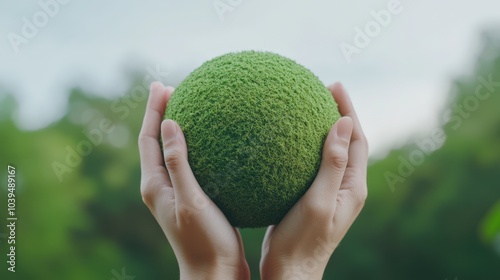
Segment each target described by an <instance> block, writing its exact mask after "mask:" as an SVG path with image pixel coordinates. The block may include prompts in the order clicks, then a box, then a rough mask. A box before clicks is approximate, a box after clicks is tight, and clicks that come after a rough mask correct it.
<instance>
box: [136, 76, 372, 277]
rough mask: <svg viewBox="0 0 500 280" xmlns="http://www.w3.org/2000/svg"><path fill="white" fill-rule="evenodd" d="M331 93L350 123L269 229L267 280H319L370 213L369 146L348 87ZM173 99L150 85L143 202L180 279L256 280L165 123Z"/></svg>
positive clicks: (332, 137)
mask: <svg viewBox="0 0 500 280" xmlns="http://www.w3.org/2000/svg"><path fill="white" fill-rule="evenodd" d="M329 90H330V91H331V92H332V95H333V98H334V99H335V101H336V102H337V104H338V105H339V111H340V113H341V114H342V115H343V116H344V117H342V118H341V119H340V120H338V121H337V122H336V123H335V124H334V125H333V127H332V129H331V131H330V133H329V134H328V136H327V138H326V140H325V144H324V147H323V154H322V162H321V165H320V169H319V171H318V174H317V177H316V179H315V181H314V182H313V184H312V185H311V187H310V188H309V190H308V191H307V192H306V193H305V194H304V196H303V197H302V198H301V199H300V200H299V201H298V202H297V204H295V205H294V206H293V207H292V209H291V210H290V211H289V212H288V213H287V215H286V216H285V217H284V218H283V220H282V221H281V222H280V224H279V225H277V226H270V227H269V228H268V230H267V233H266V236H265V238H264V242H263V244H262V258H261V263H260V269H261V278H262V279H321V278H322V275H323V272H324V269H325V268H326V265H327V263H328V260H329V258H330V256H331V255H332V253H333V252H334V250H335V248H336V247H337V245H338V244H339V243H340V241H341V240H342V238H343V237H344V235H345V234H346V232H347V230H348V229H349V227H350V226H351V224H352V223H353V222H354V220H355V218H356V217H357V215H358V214H359V212H360V211H361V208H362V207H363V205H364V201H365V199H366V196H367V187H366V166H367V159H368V144H367V141H366V138H365V136H364V134H363V131H362V130H361V125H360V123H359V120H358V118H357V116H356V113H355V112H354V109H353V107H352V104H351V102H350V100H349V97H348V95H347V93H346V91H345V90H344V88H343V87H342V85H341V84H339V83H337V84H334V85H332V86H330V87H329ZM173 91H174V88H172V87H164V86H163V85H162V84H161V83H158V82H155V83H153V84H151V89H150V97H149V100H148V104H147V108H146V113H145V116H144V121H143V125H142V129H141V132H140V135H139V140H138V143H139V151H140V158H141V195H142V198H143V201H144V203H145V204H146V205H147V206H148V208H149V209H150V211H151V213H152V214H153V216H154V217H155V218H156V220H157V222H158V224H159V225H160V227H161V228H162V230H163V232H164V233H165V235H166V237H167V239H168V240H169V242H170V245H171V246H172V248H173V250H174V252H175V255H176V257H177V261H178V263H179V270H180V278H181V279H250V270H249V267H248V264H247V261H246V259H245V254H244V249H243V243H242V240H241V236H240V233H239V230H238V229H237V228H234V227H232V226H231V225H230V223H229V222H228V221H227V219H226V217H225V216H224V214H223V213H222V212H221V211H220V209H219V208H218V207H217V206H216V205H215V204H214V203H213V202H212V201H211V200H210V198H208V196H207V195H206V194H205V193H204V192H203V190H202V189H201V187H200V186H199V184H198V182H197V181H196V179H195V177H194V175H193V172H192V171H191V168H190V166H189V163H188V158H187V147H186V141H185V139H184V135H183V133H182V131H181V129H180V127H179V126H178V125H177V124H176V123H175V122H174V121H172V120H163V114H164V112H165V108H166V106H168V100H169V99H170V96H171V95H172V93H173ZM160 134H161V137H162V140H163V141H162V143H163V155H162V151H161V147H160V145H159V144H158V139H159V137H160Z"/></svg>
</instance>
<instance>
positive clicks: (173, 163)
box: [164, 149, 182, 170]
mask: <svg viewBox="0 0 500 280" xmlns="http://www.w3.org/2000/svg"><path fill="white" fill-rule="evenodd" d="M164 158H165V165H166V166H167V168H168V169H170V170H172V169H175V168H178V167H179V165H180V164H181V161H182V153H181V151H180V150H178V149H168V150H165V154H164Z"/></svg>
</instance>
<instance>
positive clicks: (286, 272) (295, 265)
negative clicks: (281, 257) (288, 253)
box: [261, 258, 326, 280]
mask: <svg viewBox="0 0 500 280" xmlns="http://www.w3.org/2000/svg"><path fill="white" fill-rule="evenodd" d="M325 268H326V264H323V263H320V262H318V261H317V260H315V259H314V258H305V259H303V260H302V261H298V262H289V261H287V262H281V263H274V264H271V263H269V264H267V265H263V266H262V267H261V279H262V280H284V279H287V280H288V279H293V280H316V279H317V280H321V279H323V274H324V272H325Z"/></svg>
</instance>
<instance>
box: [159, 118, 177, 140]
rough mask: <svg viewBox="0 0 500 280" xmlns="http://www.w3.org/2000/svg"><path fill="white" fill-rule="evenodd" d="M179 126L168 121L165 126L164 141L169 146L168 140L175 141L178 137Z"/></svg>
mask: <svg viewBox="0 0 500 280" xmlns="http://www.w3.org/2000/svg"><path fill="white" fill-rule="evenodd" d="M177 130H178V129H177V125H176V124H175V122H174V121H173V120H170V119H166V120H165V121H164V125H163V141H164V142H165V144H167V141H168V140H171V139H174V138H175V137H176V136H177V133H178V131H177Z"/></svg>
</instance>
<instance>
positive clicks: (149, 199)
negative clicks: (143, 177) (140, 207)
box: [141, 187, 154, 206]
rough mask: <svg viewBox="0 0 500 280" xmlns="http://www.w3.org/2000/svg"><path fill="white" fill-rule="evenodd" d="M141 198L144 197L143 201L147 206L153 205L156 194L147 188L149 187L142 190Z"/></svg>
mask: <svg viewBox="0 0 500 280" xmlns="http://www.w3.org/2000/svg"><path fill="white" fill-rule="evenodd" d="M141 196H142V201H143V202H144V204H146V205H148V206H151V205H153V197H154V194H153V192H152V191H151V190H150V189H149V188H147V187H145V188H141Z"/></svg>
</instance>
